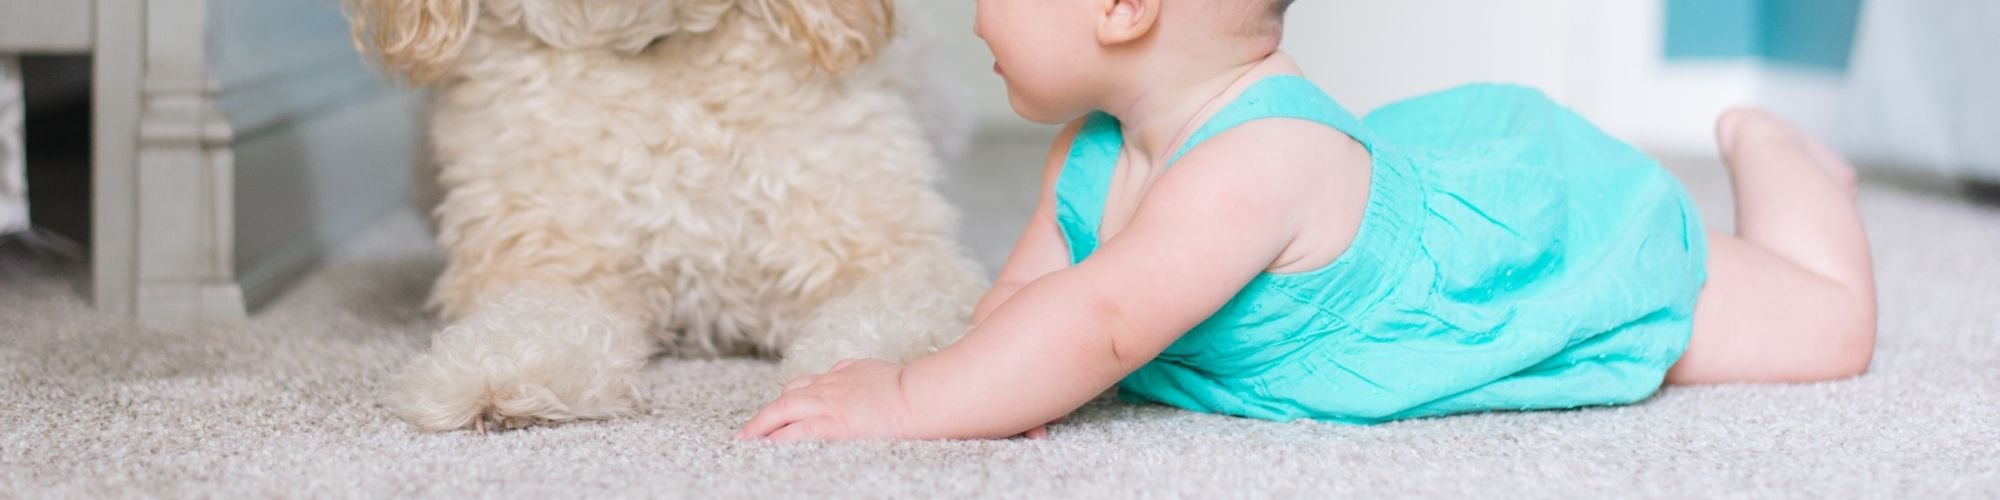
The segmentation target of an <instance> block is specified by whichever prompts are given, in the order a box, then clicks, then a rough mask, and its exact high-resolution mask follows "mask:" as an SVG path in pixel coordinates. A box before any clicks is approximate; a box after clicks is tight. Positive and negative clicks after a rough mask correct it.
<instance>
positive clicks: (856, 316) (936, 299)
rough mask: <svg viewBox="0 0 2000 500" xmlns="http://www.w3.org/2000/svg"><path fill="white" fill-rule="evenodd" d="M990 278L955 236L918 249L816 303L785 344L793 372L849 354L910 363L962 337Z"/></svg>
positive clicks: (816, 368)
mask: <svg viewBox="0 0 2000 500" xmlns="http://www.w3.org/2000/svg"><path fill="white" fill-rule="evenodd" d="M988 286H989V283H988V280H987V279H986V274H985V272H984V271H982V270H981V269H980V267H979V264H978V263H975V262H973V261H972V259H971V258H970V257H969V256H967V254H966V252H965V251H964V250H963V249H962V248H961V247H959V246H958V244H957V243H955V242H949V241H940V242H936V243H934V244H931V245H927V246H923V247H916V248H912V249H910V250H909V251H907V252H902V255H901V256H900V257H899V258H898V259H896V260H895V261H893V263H892V264H890V265H889V266H888V267H887V268H885V269H882V270H881V271H879V272H876V273H873V274H872V275H870V276H868V277H866V278H864V279H862V280H860V281H859V282H857V283H856V284H855V285H854V286H853V287H851V288H849V289H847V290H845V291H844V292H843V293H841V294H839V295H836V296H835V297H834V298H833V299H831V300H829V301H827V302H826V303H825V304H823V305H821V306H820V307H819V309H817V310H815V311H814V313H813V314H812V317H811V318H810V319H808V320H807V321H806V323H805V326H804V328H803V330H802V331H801V332H800V336H799V337H798V339H797V340H796V341H795V342H793V343H792V345H791V346H790V347H789V348H787V349H786V350H785V357H784V363H783V371H784V372H785V374H786V375H787V376H793V375H801V374H807V373H820V372H824V371H826V370H827V369H829V368H831V367H832V366H833V364H834V363H835V362H838V361H840V360H842V359H853V358H875V359H886V360H889V361H895V362H899V363H907V362H910V361H913V360H916V359H917V358H921V357H923V356H925V355H928V354H930V353H932V352H935V351H936V350H937V349H939V348H942V347H944V346H946V345H949V344H950V343H952V342H954V341H957V340H958V338H959V337H960V336H962V335H964V334H965V330H966V328H967V327H968V326H969V323H970V321H971V318H972V308H973V306H974V305H975V304H976V303H977V302H978V300H979V296H980V294H982V293H985V292H986V289H987V288H988Z"/></svg>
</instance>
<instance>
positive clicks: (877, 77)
mask: <svg viewBox="0 0 2000 500" xmlns="http://www.w3.org/2000/svg"><path fill="white" fill-rule="evenodd" d="M898 10H899V8H898V6H897V5H895V4H894V2H893V1H892V0H343V11H344V12H345V13H346V15H347V17H348V19H349V22H350V23H351V25H352V29H353V33H354V38H355V41H356V46H357V47H359V48H360V50H362V51H363V52H364V54H366V55H367V56H368V57H369V58H370V59H371V60H373V62H374V63H375V64H377V65H379V66H380V67H381V68H383V69H384V70H385V72H386V73H388V74H390V75H394V76H395V77H397V78H398V79H401V80H402V81H404V82H406V83H409V84H412V85H415V86H419V87H423V88H426V89H428V90H430V91H431V96H430V100H431V103H430V108H429V110H428V114H427V116H426V119H427V120H428V123H429V125H428V127H429V130H430V134H429V137H430V143H431V150H430V154H431V155H432V161H433V162H434V167H433V168H435V171H436V185H437V186H438V187H439V188H440V190H441V193H442V196H441V198H440V199H439V200H438V202H437V205H436V207H435V209H434V210H433V215H434V219H435V220H434V224H435V229H436V233H437V239H438V241H439V243H440V244H441V246H442V247H443V249H444V251H445V258H446V266H445V269H444V271H443V274H442V275H441V276H440V277H439V278H438V280H437V282H436V285H435V286H434V288H433V290H432V294H431V300H430V306H431V307H432V308H434V309H435V310H436V311H437V312H438V313H439V314H440V315H441V316H442V317H443V319H444V320H445V321H446V322H447V326H446V327H445V328H443V329H442V330H441V331H438V332H437V333H435V334H434V335H433V336H432V339H431V346H430V350H429V352H428V353H427V354H424V355H422V356H420V357H418V358H417V359H416V360H414V361H413V362H412V364H411V366H410V367H409V369H408V371H407V372H406V373H405V374H404V375H403V377H402V379H401V381H400V385H399V388H396V389H392V390H393V391H394V394H393V395H392V397H391V398H390V399H391V401H392V404H391V405H390V406H391V407H392V408H393V409H394V411H395V412H396V413H397V414H399V415H400V416H402V417H403V418H404V419H407V420H409V421H410V422H412V423H414V424H415V425H416V426H417V427H418V428H420V429H422V430H425V431H445V430H453V429H466V428H474V429H478V430H479V431H481V432H484V431H485V430H486V429H487V428H488V427H489V426H497V427H498V428H506V429H511V428H519V427H524V426H530V425H547V424H554V423H561V422H568V421H574V420H585V419H608V418H616V417H620V416H625V415H630V414H633V413H637V412H640V411H642V407H643V406H644V405H645V404H646V402H645V401H644V399H643V396H642V394H643V391H642V389H641V384H640V378H639V376H640V372H641V370H642V369H643V368H644V366H645V365H646V363H647V362H648V361H649V360H650V359H651V358H652V357H653V356H654V355H656V354H660V353H663V352H664V353H666V354H671V355H680V356H726V355H776V356H780V357H782V359H783V361H782V367H783V371H784V372H786V373H788V374H803V373H814V372H820V371H824V370H826V369H827V368H829V367H830V366H832V365H833V363H835V362H836V361H838V360H841V359H849V358H880V359H887V360H891V361H909V360H913V359H915V358H917V357H921V356H923V355H925V354H928V353H930V352H933V351H935V350H936V349H937V348H939V347H941V346H944V345H947V344H949V343H950V342H952V341H954V340H956V339H957V338H958V337H959V336H960V335H962V334H963V333H964V332H965V330H966V329H967V328H968V325H967V322H968V320H969V317H970V315H971V309H972V306H973V304H974V303H975V302H976V301H977V299H978V297H979V295H980V294H981V293H983V292H984V291H985V289H986V288H987V285H988V283H987V278H986V274H985V272H984V271H983V270H982V269H981V268H980V267H979V265H978V264H976V263H975V262H974V261H973V259H972V258H971V256H970V254H969V252H967V251H966V249H965V248H964V247H963V245H962V244H960V243H959V242H958V240H957V239H956V237H955V226H956V225H957V219H958V213H957V211H956V209H955V208H954V207H952V206H951V205H950V204H949V203H948V202H947V201H946V200H945V198H944V197H943V195H942V194H941V193H940V192H939V191H938V190H937V188H936V186H935V185H936V184H937V181H938V180H939V176H940V175H941V174H942V172H941V163H942V160H941V152H940V147H943V148H946V149H952V148H958V147H962V144H963V141H962V140H959V139H954V137H955V136H956V135H957V134H955V133H954V132H950V130H952V129H953V128H954V127H953V126H951V125H950V123H951V122H952V121H953V119H952V118H951V116H950V115H951V113H949V112H946V111H935V110H936V109H941V108H949V106H945V105H941V101H948V100H949V98H948V97H942V96H946V95H948V92H947V91H943V90H941V89H940V88H938V86H937V85H934V84H933V82H934V80H935V79H934V78H931V77H930V76H931V75H935V74H936V73H935V72H932V71H930V70H929V69H928V68H927V67H925V66H924V65H923V63H922V58H921V57H920V50H921V48H920V47H919V45H920V44H917V43H914V42H912V41H907V40H905V39H902V38H899V36H898V33H899V31H898V28H897V26H898V24H899V23H897V22H896V16H897V12H898ZM926 107H929V108H930V109H932V111H926ZM960 128H962V127H960ZM941 131H943V132H941Z"/></svg>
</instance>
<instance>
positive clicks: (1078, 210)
mask: <svg viewBox="0 0 2000 500" xmlns="http://www.w3.org/2000/svg"><path fill="white" fill-rule="evenodd" d="M1124 148H1125V136H1124V135H1123V132H1122V131H1120V130H1119V124H1118V119H1117V118H1114V117H1112V116H1111V115H1110V114H1106V113H1103V112H1097V113H1091V114H1090V117H1089V118H1086V119H1084V122H1083V127H1082V128H1079V129H1077V132H1076V139H1075V140H1074V141H1071V142H1070V146H1069V158H1067V159H1065V160H1064V165H1063V170H1062V173H1061V174H1058V175H1059V177H1057V178H1056V186H1055V195H1056V225H1057V226H1059V227H1060V228H1061V229H1062V233H1063V239H1064V240H1065V241H1066V242H1068V243H1069V255H1070V263H1071V264H1076V263H1081V262H1083V259H1084V258H1085V257H1089V256H1090V254H1091V253H1092V252H1096V251H1097V243H1098V242H1097V228H1098V226H1099V225H1101V224H1103V222H1104V203H1105V201H1106V200H1105V198H1106V197H1108V196H1109V193H1110V190H1111V174H1112V170H1113V168H1114V166H1116V165H1117V164H1118V155H1119V151H1120V150H1122V149H1124Z"/></svg>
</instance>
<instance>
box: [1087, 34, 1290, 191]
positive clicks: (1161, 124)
mask: <svg viewBox="0 0 2000 500" xmlns="http://www.w3.org/2000/svg"><path fill="white" fill-rule="evenodd" d="M1297 72H1298V69H1297V66H1296V65H1294V64H1293V62H1292V60H1291V58H1290V57H1288V56H1286V55H1285V54H1284V53H1281V52H1273V53H1271V54H1270V55H1268V56H1264V57H1259V58H1256V59H1254V60H1250V61H1245V62H1241V63H1236V64H1231V65H1228V66H1223V67H1216V68H1207V69H1202V70H1199V71H1182V72H1165V73H1164V74H1156V75H1153V76H1151V77H1149V78H1144V79H1143V81H1135V82H1133V84H1134V87H1133V88H1131V89H1128V90H1127V92H1126V93H1124V94H1123V95H1118V96H1114V97H1113V99H1111V100H1110V102H1111V103H1112V104H1111V105H1108V106H1106V107H1105V109H1104V111H1105V112H1106V113H1110V114H1111V115H1112V116H1114V117H1117V118H1118V121H1119V123H1120V124H1121V126H1122V128H1123V129H1124V135H1125V148H1126V150H1127V153H1128V154H1134V155H1138V156H1139V157H1138V158H1135V159H1136V160H1139V161H1141V162H1143V164H1145V165H1163V164H1164V163H1165V162H1166V161H1168V160H1169V159H1171V157H1172V155H1173V154H1174V153H1176V152H1177V151H1176V150H1178V149H1180V148H1181V147H1182V146H1181V144H1180V143H1181V142H1182V141H1183V140H1184V139H1185V138H1186V137H1187V136H1188V135H1191V134H1193V133H1194V130H1193V129H1194V128H1196V127H1198V126H1200V123H1199V122H1200V121H1201V118H1202V117H1205V116H1209V115H1213V114H1215V112H1216V111H1219V110H1220V108H1221V107H1222V106H1223V105H1224V104H1227V103H1228V100H1227V99H1225V97H1227V96H1229V95H1232V94H1234V93H1235V90H1236V89H1237V88H1238V87H1241V86H1243V85H1246V84H1249V83H1251V82H1253V81H1255V80H1257V79H1261V78H1263V77H1265V76H1269V75H1273V74H1286V73H1297Z"/></svg>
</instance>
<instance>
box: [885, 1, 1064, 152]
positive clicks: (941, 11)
mask: <svg viewBox="0 0 2000 500" xmlns="http://www.w3.org/2000/svg"><path fill="white" fill-rule="evenodd" d="M904 5H905V6H906V8H909V9H912V10H916V9H921V10H920V11H919V12H918V14H919V15H916V16H909V17H910V18H912V19H919V20H921V21H920V22H928V23H930V25H929V26H927V27H925V28H924V29H923V31H924V32H925V36H929V37H932V38H933V39H934V40H935V43H937V44H938V46H939V47H940V49H941V50H942V51H943V53H944V54H945V58H944V59H945V61H946V64H949V65H951V73H952V75H953V76H955V77H956V78H957V79H958V81H959V83H960V84H962V85H966V86H968V87H971V89H972V92H971V93H970V96H971V99H972V102H968V103H965V105H966V106H968V107H971V108H973V109H976V110H977V114H976V115H975V116H977V117H978V119H977V121H978V123H979V126H980V127H982V128H993V127H998V128H1028V127H1039V125H1036V124H1034V123H1031V122H1028V121H1027V120H1022V119H1021V118H1020V117H1019V116H1015V115H1014V110H1013V108H1012V107H1010V106H1008V105H1007V86H1006V84H1004V83H1001V81H1000V77H999V75H995V74H993V53H992V52H990V51H988V50H986V43H985V42H983V41H980V40H979V37H977V36H974V35H973V34H972V20H973V17H974V16H973V14H974V12H975V10H974V8H973V5H974V3H973V2H972V1H971V0H950V1H930V0H915V1H910V2H904Z"/></svg>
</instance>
